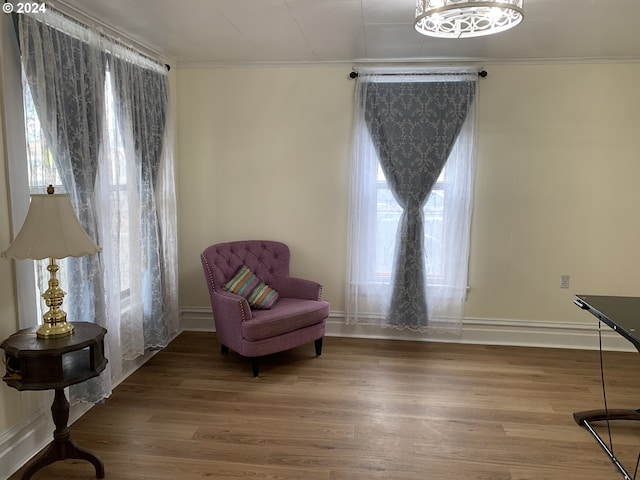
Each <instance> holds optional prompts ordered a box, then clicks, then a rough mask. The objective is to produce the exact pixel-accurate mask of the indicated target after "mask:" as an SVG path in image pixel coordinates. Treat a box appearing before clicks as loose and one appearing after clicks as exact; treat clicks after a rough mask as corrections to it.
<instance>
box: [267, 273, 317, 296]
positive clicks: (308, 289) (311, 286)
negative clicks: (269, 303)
mask: <svg viewBox="0 0 640 480" xmlns="http://www.w3.org/2000/svg"><path fill="white" fill-rule="evenodd" d="M278 291H279V293H280V296H282V297H290V298H302V299H305V300H320V298H321V297H322V284H320V283H318V282H315V281H313V280H305V279H303V278H296V277H289V278H287V279H285V280H284V281H283V282H282V283H281V284H280V289H279V290H278Z"/></svg>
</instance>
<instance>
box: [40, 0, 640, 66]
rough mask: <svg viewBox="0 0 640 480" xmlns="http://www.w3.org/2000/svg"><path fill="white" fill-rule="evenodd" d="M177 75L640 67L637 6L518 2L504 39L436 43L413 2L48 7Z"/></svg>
mask: <svg viewBox="0 0 640 480" xmlns="http://www.w3.org/2000/svg"><path fill="white" fill-rule="evenodd" d="M50 3H51V4H54V5H58V6H59V7H60V8H61V9H63V10H66V11H69V9H70V8H71V9H72V10H75V12H74V13H78V11H79V12H80V13H82V14H84V15H86V16H87V18H88V19H89V20H91V21H94V22H96V23H98V24H103V25H107V26H109V27H112V28H113V29H115V30H116V31H117V32H119V34H121V35H122V36H124V37H125V38H129V39H130V40H134V41H135V42H137V43H139V44H141V45H143V46H145V47H147V48H148V49H150V50H151V51H153V52H155V53H156V54H159V55H161V56H162V57H164V59H165V60H171V61H172V62H175V63H177V64H178V65H185V66H189V65H229V64H254V63H274V64H281V63H298V62H300V63H307V62H321V63H349V62H351V63H353V62H380V61H390V60H393V61H404V62H409V61H417V60H426V61H432V62H433V61H469V60H476V61H484V62H487V61H499V62H506V61H547V60H556V59H558V60H560V59H562V60H567V59H576V60H584V59H588V60H605V59H606V60H629V59H632V60H640V27H639V26H638V19H639V18H640V1H638V0H524V10H525V15H524V21H523V22H522V23H521V24H520V25H519V26H517V27H515V28H514V29H512V30H509V31H506V32H503V33H500V34H497V35H491V36H486V37H477V38H471V39H436V38H431V37H426V36H423V35H420V34H419V33H417V32H416V31H415V29H414V27H413V18H414V14H415V0H108V1H105V0H60V1H55V0H53V1H52V2H50Z"/></svg>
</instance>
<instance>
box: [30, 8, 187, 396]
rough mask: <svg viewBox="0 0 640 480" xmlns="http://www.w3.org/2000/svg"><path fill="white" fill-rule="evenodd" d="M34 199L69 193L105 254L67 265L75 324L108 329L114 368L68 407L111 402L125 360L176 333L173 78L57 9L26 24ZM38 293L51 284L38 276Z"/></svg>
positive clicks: (68, 303)
mask: <svg viewBox="0 0 640 480" xmlns="http://www.w3.org/2000/svg"><path fill="white" fill-rule="evenodd" d="M19 31H20V43H21V52H22V63H23V70H24V97H25V116H26V129H27V132H26V135H27V145H28V158H29V172H30V189H31V190H32V192H38V193H42V192H43V188H44V186H46V185H47V184H49V183H53V184H55V185H56V187H57V188H56V191H57V192H68V193H69V194H70V195H71V198H72V203H73V205H74V208H75V210H76V213H77V214H78V217H79V219H80V221H81V223H82V224H83V226H84V227H85V230H87V232H88V233H89V235H90V236H91V237H92V238H93V239H94V240H95V241H96V242H97V243H98V244H99V245H100V246H101V247H102V252H101V253H100V254H99V255H94V256H88V257H82V258H80V259H66V260H65V261H63V262H61V269H60V271H61V273H62V281H63V289H65V290H66V291H67V292H68V295H67V297H66V298H65V303H64V305H63V308H64V309H65V310H66V311H67V313H68V320H69V321H90V322H94V323H98V324H100V325H102V326H104V327H105V328H106V329H107V331H108V333H107V336H106V350H107V352H106V353H107V357H108V359H109V364H108V369H107V370H106V371H105V372H103V374H102V375H101V376H100V377H99V378H96V379H92V380H89V381H88V382H84V383H82V384H80V385H75V386H73V387H71V389H70V401H71V402H72V403H77V402H78V401H91V402H95V401H98V400H101V399H102V398H105V397H107V396H109V395H110V393H111V388H112V385H113V383H114V382H118V381H119V380H120V379H121V378H122V374H123V365H124V362H125V361H126V360H130V359H133V358H135V357H137V356H139V355H142V354H143V353H144V352H145V350H147V349H153V348H161V347H164V346H166V345H167V343H168V342H169V341H170V339H171V337H172V335H174V334H175V333H176V332H177V330H178V307H177V265H176V262H177V260H176V259H177V241H176V238H177V235H176V230H175V225H176V205H175V186H174V185H175V182H174V177H173V169H174V167H173V155H172V152H173V145H172V143H171V138H172V133H171V128H170V124H169V113H168V109H169V91H168V79H167V73H166V68H165V67H164V65H161V64H158V63H157V62H154V61H151V60H149V59H148V58H146V57H144V56H142V55H140V54H139V53H137V52H135V51H133V50H131V49H129V48H127V47H125V46H124V45H121V44H120V43H118V42H115V41H113V40H111V39H109V38H107V37H105V36H103V35H101V34H99V33H98V32H96V31H93V30H91V29H90V28H88V27H86V26H84V25H81V24H79V23H78V22H76V21H75V20H73V19H70V18H68V17H66V16H64V15H62V14H60V13H59V12H56V11H55V10H54V9H53V8H47V12H46V13H39V14H38V15H34V16H28V15H21V18H20V22H19ZM40 271H41V275H39V277H40V280H39V285H38V286H39V288H41V287H42V285H46V278H47V277H46V271H43V270H42V269H41V268H40Z"/></svg>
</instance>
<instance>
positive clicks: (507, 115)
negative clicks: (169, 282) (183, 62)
mask: <svg viewBox="0 0 640 480" xmlns="http://www.w3.org/2000/svg"><path fill="white" fill-rule="evenodd" d="M486 69H487V70H488V72H489V76H488V77H487V78H484V79H480V80H479V140H478V162H477V169H476V187H475V208H474V217H473V226H472V245H471V260H470V278H469V284H470V286H471V290H470V293H469V297H468V301H467V303H466V308H465V317H466V318H467V319H468V320H470V321H476V322H478V321H484V322H486V321H490V322H494V323H499V322H509V324H510V325H516V326H518V325H525V324H527V325H529V326H530V325H531V324H532V322H539V323H541V324H542V323H544V324H556V325H560V324H562V325H565V326H566V325H567V324H569V325H571V324H575V325H578V324H579V325H585V324H593V319H591V318H587V316H585V315H586V314H585V313H584V312H581V311H580V310H579V309H578V308H576V307H575V306H574V305H573V303H572V299H573V295H574V294H575V293H591V294H618V295H639V294H640V271H639V270H638V268H636V265H638V264H639V263H640V249H639V248H638V246H637V239H638V238H639V237H640V215H639V214H638V213H637V212H636V206H637V205H640V188H638V186H637V179H638V178H640V161H638V156H639V155H638V151H639V149H640V135H638V133H640V118H639V115H640V91H638V89H637V88H636V85H635V84H636V82H637V78H639V76H640V64H637V63H635V64H614V63H612V64H593V65H592V64H564V65H562V64H554V65H515V64H514V65H487V66H486ZM349 71H350V69H349V68H343V67H323V66H318V67H299V68H236V69H234V68H221V69H214V68H211V69H183V70H179V71H178V76H177V77H178V138H179V149H178V168H179V179H180V180H179V202H178V204H179V218H180V226H179V233H180V295H181V297H180V298H181V305H182V307H183V308H184V309H185V311H192V312H194V311H197V310H198V309H200V310H201V311H202V312H204V311H205V310H206V309H207V308H209V303H208V302H209V299H208V296H207V292H206V289H205V283H204V277H203V274H202V270H201V266H200V263H199V253H200V252H201V251H202V249H203V248H204V247H206V246H207V245H209V244H212V243H216V242H220V241H226V240H233V239H246V238H275V239H280V240H283V241H285V242H287V243H289V244H290V245H291V246H292V269H293V270H294V272H293V273H294V274H296V275H299V276H304V277H308V278H315V279H318V280H320V281H322V282H323V283H324V285H325V290H324V292H325V297H326V298H327V299H328V300H330V301H331V309H332V311H333V312H334V313H337V314H338V316H339V312H342V311H344V293H343V292H344V287H345V278H346V261H345V258H346V241H347V225H348V223H347V215H348V196H349V194H348V185H349V181H348V177H349V155H350V145H351V143H350V141H351V140H350V139H351V123H352V111H353V101H352V95H353V89H354V82H353V81H351V80H349V79H348V73H349ZM562 274H568V275H571V285H570V288H569V289H560V276H561V275H562ZM203 316H204V315H203Z"/></svg>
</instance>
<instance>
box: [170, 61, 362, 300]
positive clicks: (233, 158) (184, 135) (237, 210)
mask: <svg viewBox="0 0 640 480" xmlns="http://www.w3.org/2000/svg"><path fill="white" fill-rule="evenodd" d="M347 74H348V70H345V69H344V68H268V69H253V68H247V69H243V68H240V69H220V70H180V69H179V70H178V76H177V77H178V78H177V83H178V156H177V163H178V172H179V173H178V177H179V186H178V208H179V229H178V231H179V236H180V237H179V242H180V259H179V260H180V302H181V305H182V306H201V307H206V306H207V305H208V302H209V299H208V298H209V297H208V293H207V291H206V289H205V288H204V287H205V284H204V275H203V273H202V267H201V264H200V253H201V252H202V250H203V249H204V248H205V247H207V246H208V245H211V244H213V243H217V242H222V241H229V240H237V239H252V238H253V239H273V240H281V241H284V242H286V243H287V244H288V245H289V247H290V248H291V255H292V264H291V272H292V274H293V275H296V276H304V277H307V278H313V279H317V280H318V281H321V282H322V283H323V284H324V285H325V290H324V293H325V298H328V299H330V300H331V301H332V302H333V304H334V306H333V308H338V309H341V308H342V305H343V304H344V296H343V290H344V265H345V256H346V253H345V252H346V228H347V211H346V206H347V198H348V193H347V186H348V183H349V162H348V158H349V148H350V135H351V121H352V113H351V112H352V108H351V106H352V103H353V102H352V92H353V86H354V84H353V82H352V81H350V80H349V79H348V78H347Z"/></svg>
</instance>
